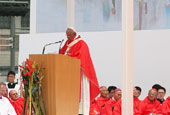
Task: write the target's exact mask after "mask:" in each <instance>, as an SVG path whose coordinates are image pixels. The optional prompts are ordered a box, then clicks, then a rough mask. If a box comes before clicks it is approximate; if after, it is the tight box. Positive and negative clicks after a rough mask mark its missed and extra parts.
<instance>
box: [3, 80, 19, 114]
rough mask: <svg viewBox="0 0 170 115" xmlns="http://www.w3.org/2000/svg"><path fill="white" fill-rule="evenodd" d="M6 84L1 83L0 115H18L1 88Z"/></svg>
mask: <svg viewBox="0 0 170 115" xmlns="http://www.w3.org/2000/svg"><path fill="white" fill-rule="evenodd" d="M3 85H4V83H2V82H1V83H0V115H16V112H15V110H14V108H13V106H12V105H11V103H10V102H9V100H8V99H7V98H6V97H3V96H2V94H3V91H4V90H3V89H2V88H1V87H2V86H3Z"/></svg>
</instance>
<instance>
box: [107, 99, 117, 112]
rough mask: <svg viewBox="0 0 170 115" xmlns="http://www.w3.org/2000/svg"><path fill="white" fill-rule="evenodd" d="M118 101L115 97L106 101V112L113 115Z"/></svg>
mask: <svg viewBox="0 0 170 115" xmlns="http://www.w3.org/2000/svg"><path fill="white" fill-rule="evenodd" d="M116 103H117V101H115V100H113V99H109V101H108V102H107V103H106V106H105V107H106V113H107V115H112V114H113V109H114V106H115V104H116Z"/></svg>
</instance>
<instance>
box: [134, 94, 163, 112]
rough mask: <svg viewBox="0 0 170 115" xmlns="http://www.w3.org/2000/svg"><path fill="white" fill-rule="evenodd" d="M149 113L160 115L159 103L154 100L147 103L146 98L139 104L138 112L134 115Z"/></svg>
mask: <svg viewBox="0 0 170 115" xmlns="http://www.w3.org/2000/svg"><path fill="white" fill-rule="evenodd" d="M151 113H156V114H162V109H161V105H160V102H159V101H158V100H157V99H155V101H154V102H151V101H149V99H148V96H147V97H146V98H145V99H144V100H143V101H142V102H141V103H140V107H139V112H138V113H137V114H136V115H150V114H151Z"/></svg>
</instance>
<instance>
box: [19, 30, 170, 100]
mask: <svg viewBox="0 0 170 115" xmlns="http://www.w3.org/2000/svg"><path fill="white" fill-rule="evenodd" d="M169 33H170V30H164V31H135V32H134V85H138V86H140V87H141V88H142V90H143V91H142V95H141V99H143V98H144V97H145V96H146V95H147V92H148V90H149V89H150V88H151V86H152V85H153V84H155V83H159V84H160V85H162V86H164V87H165V88H166V89H167V95H166V96H168V95H170V85H169V84H170V53H169V49H170V39H169ZM78 34H80V35H81V36H82V38H83V39H84V40H85V41H86V42H87V44H88V46H89V49H90V52H91V57H92V60H93V63H94V66H95V70H96V73H97V77H98V81H99V85H100V86H101V85H106V86H109V85H116V86H117V87H120V88H121V77H122V36H121V32H81V33H78ZM63 38H64V39H65V41H66V36H65V33H50V34H34V35H30V34H28V35H20V49H19V64H21V63H22V62H23V61H24V60H25V59H26V58H27V57H28V55H29V54H40V53H42V49H43V46H44V45H45V44H46V43H50V42H55V41H58V40H61V39H63ZM56 51H58V45H52V46H49V47H47V48H46V51H45V53H53V52H56Z"/></svg>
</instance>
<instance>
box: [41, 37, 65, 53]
mask: <svg viewBox="0 0 170 115" xmlns="http://www.w3.org/2000/svg"><path fill="white" fill-rule="evenodd" d="M63 41H64V39H63V40H62V41H57V42H53V43H48V44H46V45H45V46H44V47H43V51H42V54H44V51H45V48H46V47H47V46H49V45H52V44H58V43H62V42H63ZM60 46H61V44H60Z"/></svg>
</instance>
